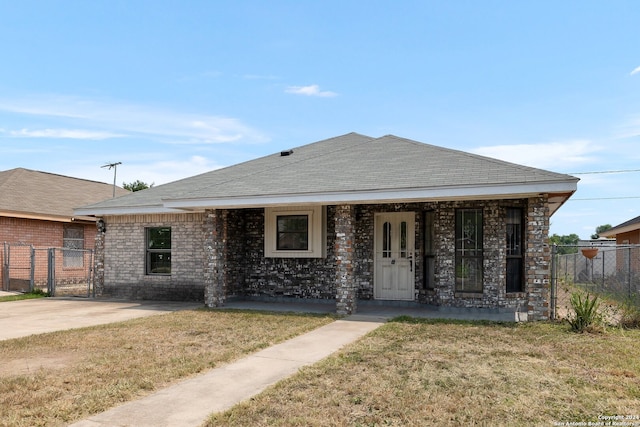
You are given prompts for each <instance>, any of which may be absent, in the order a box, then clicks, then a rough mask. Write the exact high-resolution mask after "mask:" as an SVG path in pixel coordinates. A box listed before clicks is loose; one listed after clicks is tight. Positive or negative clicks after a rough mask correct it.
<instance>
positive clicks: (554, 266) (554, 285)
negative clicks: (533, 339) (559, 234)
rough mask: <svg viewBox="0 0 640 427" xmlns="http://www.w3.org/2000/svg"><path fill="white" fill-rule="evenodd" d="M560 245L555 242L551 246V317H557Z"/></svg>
mask: <svg viewBox="0 0 640 427" xmlns="http://www.w3.org/2000/svg"><path fill="white" fill-rule="evenodd" d="M557 252H558V245H556V244H555V243H554V244H553V246H551V319H552V320H555V319H556V304H557V301H556V299H557V298H558V291H557V286H558V284H557V283H556V274H557V267H558V266H557V263H558V257H557Z"/></svg>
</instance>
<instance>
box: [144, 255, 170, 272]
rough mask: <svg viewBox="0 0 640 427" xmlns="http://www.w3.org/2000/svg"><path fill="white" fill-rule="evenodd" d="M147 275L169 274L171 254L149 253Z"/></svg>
mask: <svg viewBox="0 0 640 427" xmlns="http://www.w3.org/2000/svg"><path fill="white" fill-rule="evenodd" d="M149 273H150V274H171V254H170V253H158V252H151V253H149Z"/></svg>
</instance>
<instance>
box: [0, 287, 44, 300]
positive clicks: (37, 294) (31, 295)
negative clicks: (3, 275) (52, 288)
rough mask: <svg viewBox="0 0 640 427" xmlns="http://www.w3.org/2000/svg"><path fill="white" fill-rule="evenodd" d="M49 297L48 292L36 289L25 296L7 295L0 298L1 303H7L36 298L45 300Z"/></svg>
mask: <svg viewBox="0 0 640 427" xmlns="http://www.w3.org/2000/svg"><path fill="white" fill-rule="evenodd" d="M48 296H49V295H48V294H47V293H46V292H43V291H42V290H40V289H35V290H34V291H32V292H27V293H24V294H16V295H5V296H2V297H0V302H7V301H21V300H25V299H35V298H45V297H48Z"/></svg>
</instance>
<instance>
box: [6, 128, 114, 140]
mask: <svg viewBox="0 0 640 427" xmlns="http://www.w3.org/2000/svg"><path fill="white" fill-rule="evenodd" d="M0 133H4V134H6V135H9V136H12V137H16V138H20V137H25V138H59V139H91V140H101V139H109V138H118V137H122V136H124V135H122V134H117V133H111V132H100V131H88V130H81V129H40V130H29V129H20V130H12V131H7V130H4V129H0Z"/></svg>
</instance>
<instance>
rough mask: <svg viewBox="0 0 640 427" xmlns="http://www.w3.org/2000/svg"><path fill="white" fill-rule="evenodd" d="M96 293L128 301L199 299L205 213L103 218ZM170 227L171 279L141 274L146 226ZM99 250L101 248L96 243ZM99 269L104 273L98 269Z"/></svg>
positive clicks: (202, 290) (202, 288) (203, 257)
mask: <svg viewBox="0 0 640 427" xmlns="http://www.w3.org/2000/svg"><path fill="white" fill-rule="evenodd" d="M104 221H105V226H106V232H105V233H104V234H102V235H101V237H102V238H103V239H104V242H103V244H104V254H100V253H98V252H99V251H97V253H96V271H97V276H96V277H99V276H103V279H102V280H103V283H96V291H97V292H99V293H101V294H102V295H104V296H113V297H124V298H131V299H159V300H163V299H166V300H186V301H188V300H200V301H201V300H202V299H203V295H204V281H203V276H204V262H205V256H204V231H203V227H204V214H162V215H160V214H158V215H127V216H107V217H105V218H104ZM165 226H166V227H171V275H167V276H164V275H146V274H145V257H146V254H145V228H147V227H165ZM99 246H100V245H99ZM100 270H103V271H100Z"/></svg>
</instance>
